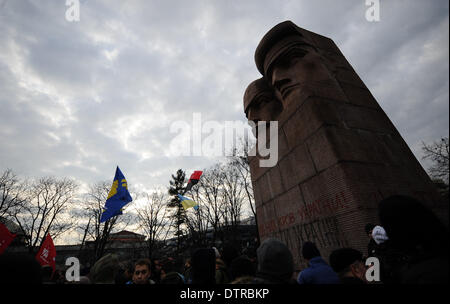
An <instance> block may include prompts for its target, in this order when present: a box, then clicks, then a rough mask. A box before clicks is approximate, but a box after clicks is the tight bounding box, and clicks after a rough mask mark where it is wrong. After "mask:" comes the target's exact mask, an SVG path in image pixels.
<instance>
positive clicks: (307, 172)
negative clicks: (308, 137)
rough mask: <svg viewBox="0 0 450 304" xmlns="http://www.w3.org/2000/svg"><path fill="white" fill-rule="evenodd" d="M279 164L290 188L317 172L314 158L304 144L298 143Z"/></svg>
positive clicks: (285, 181) (287, 187)
mask: <svg viewBox="0 0 450 304" xmlns="http://www.w3.org/2000/svg"><path fill="white" fill-rule="evenodd" d="M279 166H280V172H281V177H282V180H283V184H284V185H285V187H286V189H290V188H292V187H293V186H295V185H298V184H299V183H301V182H302V181H304V180H306V179H308V178H310V177H311V176H313V175H314V174H316V170H315V169H314V165H313V162H312V159H311V157H310V155H309V153H308V150H307V148H306V145H304V144H302V145H298V146H297V147H296V148H295V149H294V150H293V151H292V152H291V153H290V154H289V155H288V156H287V157H285V158H284V159H283V160H281V161H280V163H279Z"/></svg>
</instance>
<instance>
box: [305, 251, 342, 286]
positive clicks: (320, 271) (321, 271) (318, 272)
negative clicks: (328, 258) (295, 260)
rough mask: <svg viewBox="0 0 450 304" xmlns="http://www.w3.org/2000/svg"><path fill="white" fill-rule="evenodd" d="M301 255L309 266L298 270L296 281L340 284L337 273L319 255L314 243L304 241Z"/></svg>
mask: <svg viewBox="0 0 450 304" xmlns="http://www.w3.org/2000/svg"><path fill="white" fill-rule="evenodd" d="M302 255H303V258H304V259H305V260H306V261H307V262H308V264H309V267H308V268H306V269H305V270H303V271H302V272H300V274H299V275H298V278H297V283H299V284H340V280H339V277H338V275H337V274H336V272H334V270H333V269H332V268H331V267H330V266H329V265H328V264H327V263H326V262H325V260H324V259H323V258H322V257H321V256H320V251H319V249H318V248H317V247H316V245H315V244H314V243H311V242H305V243H304V244H303V246H302Z"/></svg>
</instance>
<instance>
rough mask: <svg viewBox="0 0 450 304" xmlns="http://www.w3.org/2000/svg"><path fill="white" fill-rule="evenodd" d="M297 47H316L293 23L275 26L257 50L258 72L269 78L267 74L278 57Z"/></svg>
mask: <svg viewBox="0 0 450 304" xmlns="http://www.w3.org/2000/svg"><path fill="white" fill-rule="evenodd" d="M296 45H309V46H312V47H314V44H313V43H312V42H310V41H309V40H308V39H307V38H306V37H305V36H304V35H302V34H301V33H300V28H299V27H298V26H297V25H295V24H294V23H293V22H292V21H289V20H288V21H284V22H281V23H279V24H277V25H275V26H274V27H273V28H272V29H271V30H270V31H268V32H267V33H266V34H265V35H264V37H263V38H262V39H261V41H260V42H259V44H258V47H257V48H256V51H255V63H256V67H257V68H258V71H259V72H260V73H261V74H262V75H264V76H266V77H267V76H268V75H267V72H268V71H269V70H270V68H271V65H272V64H273V63H274V62H275V60H276V59H277V58H278V56H280V55H281V54H283V53H284V52H285V51H287V50H289V49H290V48H292V47H294V46H296ZM314 48H315V47H314Z"/></svg>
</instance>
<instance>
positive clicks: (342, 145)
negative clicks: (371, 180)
mask: <svg viewBox="0 0 450 304" xmlns="http://www.w3.org/2000/svg"><path fill="white" fill-rule="evenodd" d="M306 143H307V146H308V148H309V151H310V154H311V156H312V158H313V161H314V164H315V167H316V170H317V171H319V172H320V171H322V170H324V169H326V168H328V167H330V166H332V165H334V164H336V163H338V162H339V161H358V162H370V161H371V158H370V152H369V149H370V147H366V146H364V142H363V141H362V140H361V138H360V137H359V134H358V132H357V131H355V130H348V129H342V128H335V127H333V126H330V127H326V126H325V127H323V128H321V129H320V130H319V131H318V132H316V133H315V134H314V135H313V136H311V137H310V138H309V139H308V140H307V142H306Z"/></svg>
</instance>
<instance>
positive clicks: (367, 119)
mask: <svg viewBox="0 0 450 304" xmlns="http://www.w3.org/2000/svg"><path fill="white" fill-rule="evenodd" d="M340 111H341V117H342V118H343V120H344V121H345V124H346V125H347V127H349V128H355V129H362V130H368V131H373V132H379V133H386V134H390V133H392V132H393V130H392V129H391V126H390V125H389V124H388V123H387V116H386V114H384V112H381V111H379V110H377V109H370V108H366V107H360V106H353V105H346V106H342V107H340Z"/></svg>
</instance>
